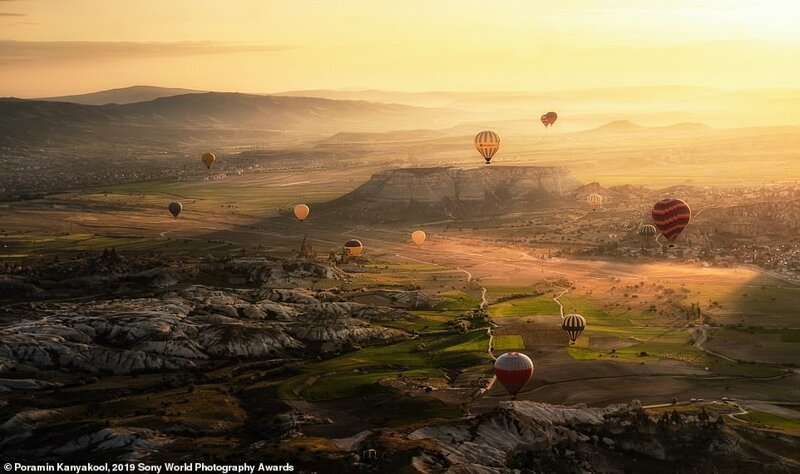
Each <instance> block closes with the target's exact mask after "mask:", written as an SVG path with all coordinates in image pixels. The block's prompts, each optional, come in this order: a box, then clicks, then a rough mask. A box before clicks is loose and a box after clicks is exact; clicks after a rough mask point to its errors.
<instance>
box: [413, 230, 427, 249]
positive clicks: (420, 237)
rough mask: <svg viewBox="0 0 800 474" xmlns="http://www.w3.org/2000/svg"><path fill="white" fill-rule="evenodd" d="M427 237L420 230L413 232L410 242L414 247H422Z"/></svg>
mask: <svg viewBox="0 0 800 474" xmlns="http://www.w3.org/2000/svg"><path fill="white" fill-rule="evenodd" d="M427 237H428V236H427V235H426V234H425V232H424V231H422V230H415V231H414V232H412V233H411V241H412V242H414V245H416V246H417V247H420V246H422V244H423V243H424V242H425V239H426V238H427Z"/></svg>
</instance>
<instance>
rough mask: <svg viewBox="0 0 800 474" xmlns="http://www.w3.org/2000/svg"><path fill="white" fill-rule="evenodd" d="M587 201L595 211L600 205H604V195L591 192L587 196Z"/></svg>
mask: <svg viewBox="0 0 800 474" xmlns="http://www.w3.org/2000/svg"><path fill="white" fill-rule="evenodd" d="M586 203H587V204H589V207H591V208H592V210H593V211H596V210H597V208H598V207H600V206H602V205H603V196H601V195H599V194H590V195H588V196H586Z"/></svg>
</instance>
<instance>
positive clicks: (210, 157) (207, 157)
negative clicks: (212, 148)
mask: <svg viewBox="0 0 800 474" xmlns="http://www.w3.org/2000/svg"><path fill="white" fill-rule="evenodd" d="M201 159H202V160H203V164H204V165H206V168H208V169H211V165H213V164H214V162H215V161H217V157H216V156H215V155H214V154H213V153H203V157H202V158H201Z"/></svg>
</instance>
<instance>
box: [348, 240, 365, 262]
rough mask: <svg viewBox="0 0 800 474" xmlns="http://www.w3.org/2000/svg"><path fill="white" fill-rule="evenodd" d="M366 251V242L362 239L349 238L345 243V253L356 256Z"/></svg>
mask: <svg viewBox="0 0 800 474" xmlns="http://www.w3.org/2000/svg"><path fill="white" fill-rule="evenodd" d="M363 251H364V244H362V243H361V241H360V240H348V241H347V242H345V243H344V254H345V255H346V256H348V257H351V258H356V257H358V256H359V255H361V253H362V252H363Z"/></svg>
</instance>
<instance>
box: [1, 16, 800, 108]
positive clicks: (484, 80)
mask: <svg viewBox="0 0 800 474" xmlns="http://www.w3.org/2000/svg"><path fill="white" fill-rule="evenodd" d="M798 25H800V0H669V1H662V0H548V1H538V0H537V1H534V0H517V1H502V0H495V1H491V2H490V1H485V0H481V1H478V0H462V1H445V0H396V1H382V0H380V1H379V0H337V1H332V0H329V1H323V0H320V1H311V0H280V1H272V0H226V1H223V0H135V1H133V0H130V1H128V0H0V96H9V95H13V96H18V97H32V96H48V95H60V94H67V93H78V92H87V91H93V90H98V89H106V88H111V87H124V86H129V85H134V84H152V85H162V86H173V87H188V88H197V89H212V90H231V91H233V90H235V91H242V92H270V91H283V90H296V89H311V88H329V89H341V88H369V89H392V90H411V91H414V90H527V91H535V90H541V89H562V88H573V87H581V88H584V87H597V86H621V85H662V84H684V85H700V86H712V87H720V88H772V87H797V86H798V85H800V61H798V58H800V27H798Z"/></svg>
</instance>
